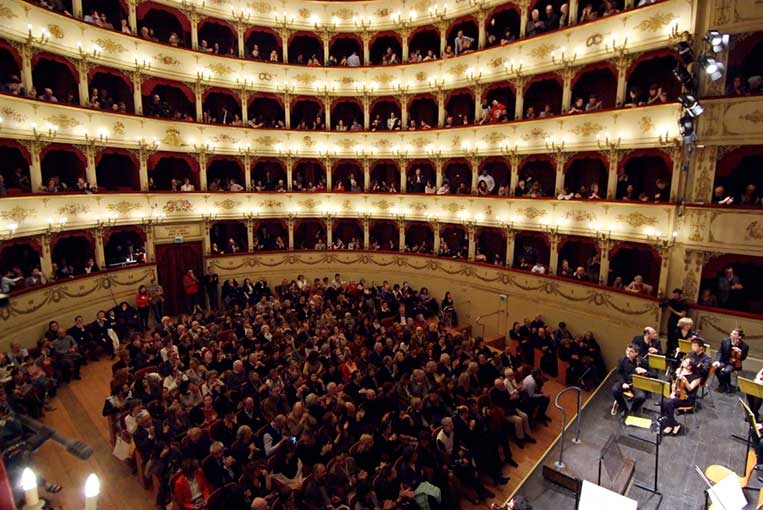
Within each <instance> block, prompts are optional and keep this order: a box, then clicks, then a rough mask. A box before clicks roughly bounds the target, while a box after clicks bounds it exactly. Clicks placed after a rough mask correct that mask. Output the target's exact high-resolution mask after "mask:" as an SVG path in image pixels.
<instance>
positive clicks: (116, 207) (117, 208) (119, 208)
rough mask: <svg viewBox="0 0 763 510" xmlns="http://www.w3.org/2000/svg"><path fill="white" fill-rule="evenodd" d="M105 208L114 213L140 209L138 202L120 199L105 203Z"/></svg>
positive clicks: (125, 212)
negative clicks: (112, 202) (115, 201)
mask: <svg viewBox="0 0 763 510" xmlns="http://www.w3.org/2000/svg"><path fill="white" fill-rule="evenodd" d="M106 209H108V210H109V211H114V212H115V213H119V214H128V213H130V212H131V211H134V210H136V209H140V204H136V203H133V202H128V201H127V200H122V201H120V202H117V203H114V204H109V205H107V206H106Z"/></svg>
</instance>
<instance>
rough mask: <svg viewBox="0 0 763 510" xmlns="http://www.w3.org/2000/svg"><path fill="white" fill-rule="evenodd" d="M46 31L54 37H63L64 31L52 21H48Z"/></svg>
mask: <svg viewBox="0 0 763 510" xmlns="http://www.w3.org/2000/svg"><path fill="white" fill-rule="evenodd" d="M48 32H50V35H52V36H53V37H55V38H56V39H63V38H64V31H63V30H61V27H59V26H58V25H56V24H54V23H48Z"/></svg>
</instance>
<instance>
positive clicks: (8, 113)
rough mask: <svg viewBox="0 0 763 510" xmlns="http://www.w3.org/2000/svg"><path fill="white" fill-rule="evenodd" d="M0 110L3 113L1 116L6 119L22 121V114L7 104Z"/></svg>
mask: <svg viewBox="0 0 763 510" xmlns="http://www.w3.org/2000/svg"><path fill="white" fill-rule="evenodd" d="M0 112H2V113H3V117H5V118H6V119H13V120H14V121H16V122H24V116H23V115H21V114H20V113H19V112H17V111H16V110H14V109H13V108H11V107H9V106H5V107H3V109H2V110H0Z"/></svg>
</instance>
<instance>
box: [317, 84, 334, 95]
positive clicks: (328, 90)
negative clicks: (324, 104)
mask: <svg viewBox="0 0 763 510" xmlns="http://www.w3.org/2000/svg"><path fill="white" fill-rule="evenodd" d="M315 91H316V92H317V93H318V94H321V95H323V96H330V95H331V94H333V93H334V92H336V86H335V85H334V84H333V83H330V82H327V81H318V82H315Z"/></svg>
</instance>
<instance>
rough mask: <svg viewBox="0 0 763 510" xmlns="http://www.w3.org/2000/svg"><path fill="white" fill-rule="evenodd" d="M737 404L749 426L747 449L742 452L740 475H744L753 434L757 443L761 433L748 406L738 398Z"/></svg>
mask: <svg viewBox="0 0 763 510" xmlns="http://www.w3.org/2000/svg"><path fill="white" fill-rule="evenodd" d="M753 384H754V383H753ZM756 386H757V385H756ZM737 398H739V397H737ZM739 404H740V405H741V406H742V411H744V414H745V415H747V423H749V425H750V426H749V428H748V429H747V448H745V450H744V468H743V469H742V473H746V472H747V457H748V456H749V453H750V446H751V445H752V438H753V434H754V435H755V438H756V439H757V440H758V441H759V440H760V434H761V433H760V430H758V421H757V420H756V419H755V413H753V412H752V409H750V406H748V405H747V403H746V402H745V401H744V400H742V399H741V398H739Z"/></svg>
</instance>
